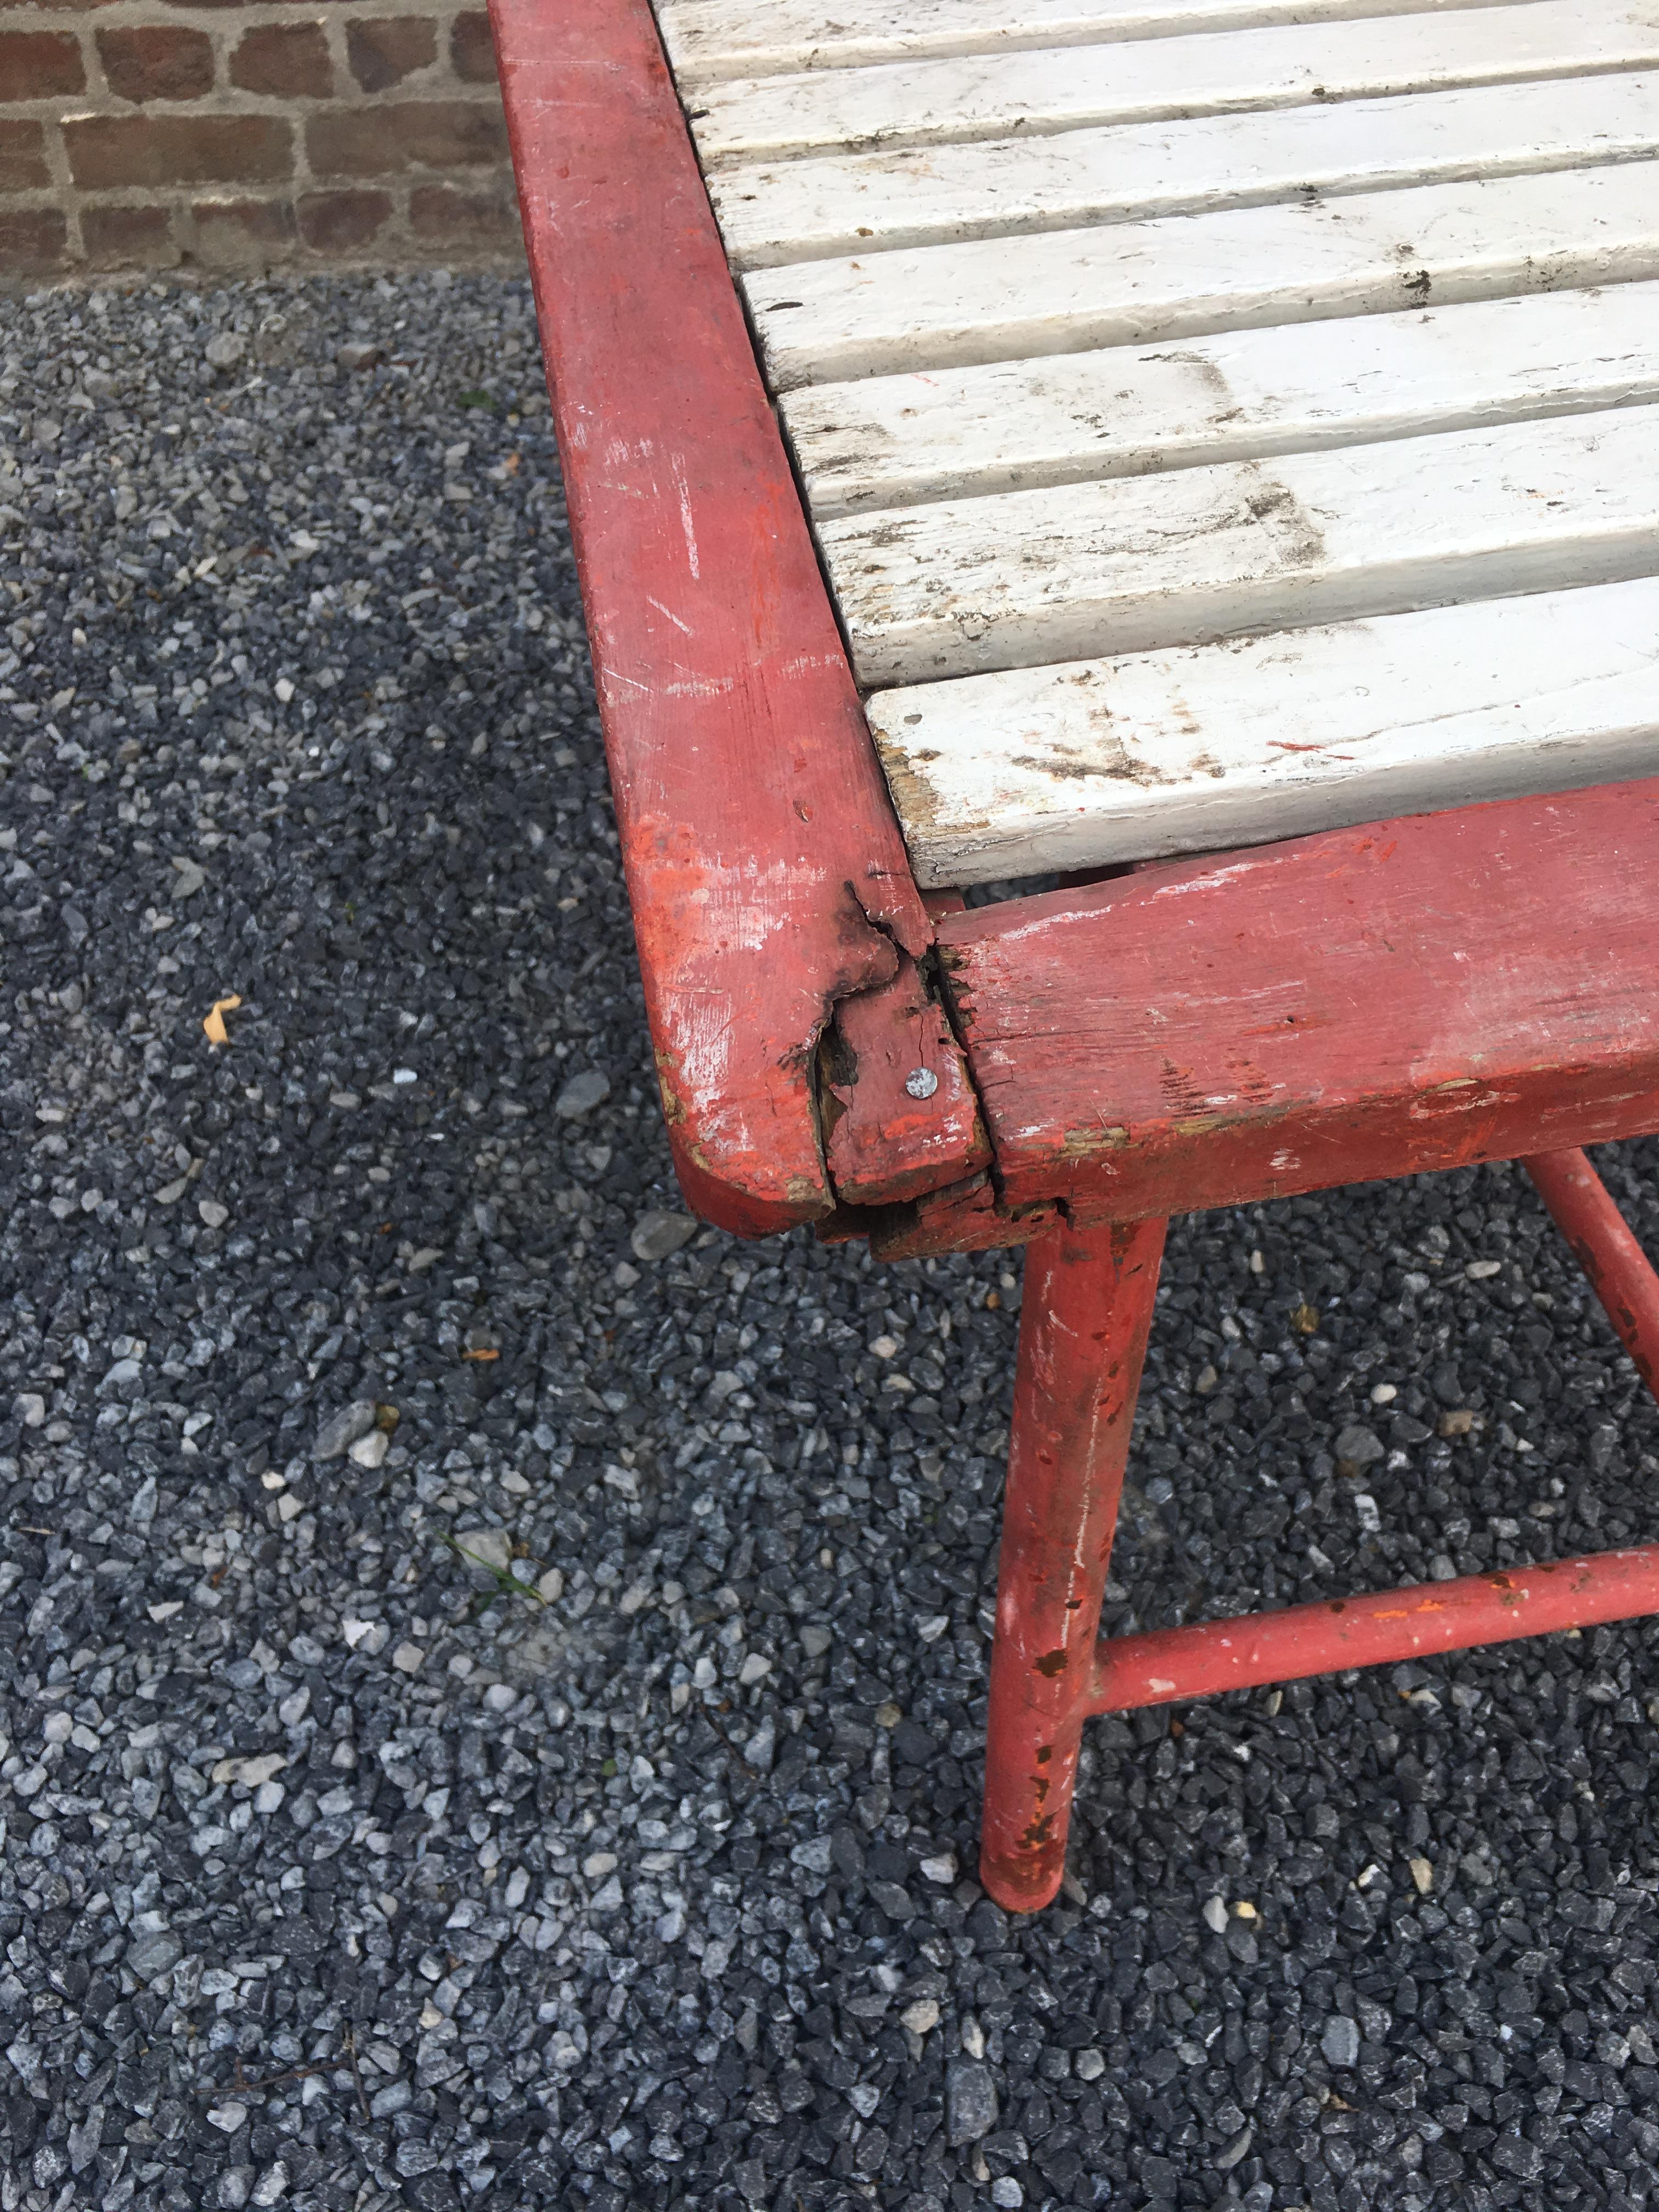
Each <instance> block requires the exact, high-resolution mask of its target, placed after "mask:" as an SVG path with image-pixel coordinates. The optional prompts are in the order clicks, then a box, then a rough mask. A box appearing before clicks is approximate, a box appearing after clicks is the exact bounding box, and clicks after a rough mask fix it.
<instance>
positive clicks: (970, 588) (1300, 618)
mask: <svg viewBox="0 0 1659 2212" xmlns="http://www.w3.org/2000/svg"><path fill="white" fill-rule="evenodd" d="M818 541H819V544H820V545H821V547H822V549H823V556H824V561H825V564H826V566H827V568H828V569H829V579H830V583H831V586H832V588H833V589H834V591H835V593H836V603H837V605H839V607H840V609H841V614H842V623H843V624H844V626H845V629H846V632H847V636H848V643H849V646H850V647H851V650H852V655H853V665H854V669H855V670H856V671H857V672H858V676H859V679H860V682H861V683H863V684H866V685H869V686H871V687H872V688H874V687H882V686H885V685H888V684H915V683H920V682H933V681H935V680H937V679H938V678H942V677H948V676H961V675H966V674H969V673H970V672H975V671H981V670H983V671H989V670H993V669H1000V668H1019V667H1030V666H1032V665H1036V664H1039V663H1042V662H1048V661H1059V660H1070V659H1083V658H1085V657H1090V656H1094V655H1098V654H1101V653H1114V654H1115V653H1136V652H1143V651H1146V650H1149V649H1152V648H1154V647H1164V646H1173V645H1200V644H1204V643H1206V642H1208V641H1211V640H1212V639H1217V638H1224V637H1231V636H1237V635H1242V634H1243V633H1244V632H1246V631H1261V630H1264V629H1285V628H1286V627H1289V626H1297V627H1302V626H1305V625H1306V624H1309V623H1325V622H1340V621H1344V620H1346V619H1349V618H1351V617H1357V616H1365V615H1373V614H1394V613H1401V612H1403V611H1406V610H1407V609H1410V608H1414V607H1432V606H1444V605H1449V604H1450V603H1451V602H1453V601H1455V600H1457V599H1473V598H1482V597H1497V596H1498V595H1500V594H1507V593H1512V592H1534V591H1548V590H1556V589H1560V588H1563V587H1565V586H1572V585H1578V584H1591V583H1603V582H1613V581H1615V580H1620V579H1622V578H1626V577H1632V576H1638V575H1642V574H1649V573H1651V572H1652V571H1653V570H1654V569H1656V568H1659V408H1656V407H1652V406H1649V407H1629V408H1622V409H1620V410H1617V411H1615V412H1613V413H1610V414H1602V415H1574V416H1562V417H1558V418H1556V419H1555V420H1553V421H1550V422H1518V423H1506V424H1504V426H1503V427H1501V428H1497V429H1490V430H1462V431H1457V432H1454V433H1450V434H1448V435H1443V436H1437V437H1428V438H1402V439H1398V440H1396V441H1394V442H1393V443H1391V444H1388V445H1379V446H1351V447H1341V448H1340V449H1339V450H1337V451H1335V452H1332V453H1287V454H1281V455H1280V456H1279V457H1278V458H1277V459H1273V460H1268V461H1246V462H1226V463H1223V464H1219V465H1217V466H1215V467H1212V468H1197V469H1179V470H1175V471H1171V472H1170V473H1169V474H1168V475H1164V476H1151V477H1120V478H1118V479H1116V480H1115V482H1112V483H1097V484H1067V485H1063V486H1060V487H1059V488H1058V489H1054V490H1051V491H1050V490H1045V491H1030V492H1008V493H1005V494H1004V495H1002V496H1001V497H1000V498H995V499H977V500H947V501H940V502H938V503H936V504H934V505H933V506H929V507H904V508H898V509H895V510H893V511H892V512H890V513H883V514H877V515H870V516H857V517H846V518H843V519H842V520H840V521H836V522H825V523H823V524H821V525H820V526H819V529H818Z"/></svg>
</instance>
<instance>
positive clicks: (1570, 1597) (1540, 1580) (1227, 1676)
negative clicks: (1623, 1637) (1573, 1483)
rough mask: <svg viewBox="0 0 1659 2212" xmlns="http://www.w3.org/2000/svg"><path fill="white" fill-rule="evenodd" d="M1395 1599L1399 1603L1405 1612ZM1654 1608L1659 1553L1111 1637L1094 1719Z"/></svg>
mask: <svg viewBox="0 0 1659 2212" xmlns="http://www.w3.org/2000/svg"><path fill="white" fill-rule="evenodd" d="M1402 1598H1403V1599H1404V1600H1405V1601H1406V1602H1405V1603H1403V1604H1402V1603H1401V1600H1402ZM1656 1611H1659V1544H1650V1545H1645V1546H1641V1547H1634V1548H1632V1549H1630V1550H1626V1551H1620V1552H1601V1553H1596V1554H1595V1556H1593V1557H1591V1558H1589V1559H1566V1560H1558V1561H1557V1562H1555V1563H1554V1565H1552V1566H1543V1567H1516V1568H1512V1569H1510V1571H1509V1573H1508V1575H1507V1576H1494V1575H1468V1576H1464V1577H1462V1578H1461V1579H1459V1580H1456V1581H1454V1582H1447V1583H1434V1584H1433V1585H1432V1586H1431V1588H1425V1589H1413V1590H1406V1591H1401V1590H1387V1591H1380V1592H1378V1593H1377V1594H1376V1595H1374V1596H1370V1597H1353V1598H1349V1599H1348V1600H1347V1601H1346V1611H1345V1613H1344V1617H1343V1619H1342V1621H1341V1623H1340V1626H1339V1625H1338V1624H1336V1623H1334V1621H1333V1620H1332V1619H1331V1617H1330V1607H1329V1605H1328V1602H1327V1601H1316V1602H1314V1603H1313V1604H1311V1605H1297V1606H1290V1607H1286V1608H1285V1610H1284V1611H1283V1612H1282V1613H1250V1614H1248V1615H1246V1616H1245V1617H1244V1618H1243V1619H1241V1620H1214V1621H1205V1622H1202V1623H1200V1625H1199V1626H1195V1627H1190V1628H1160V1629H1153V1630H1152V1631H1150V1632H1148V1633H1147V1634H1146V1635H1142V1636H1120V1637H1112V1638H1108V1639H1107V1640H1106V1641H1105V1642H1104V1643H1103V1644H1099V1645H1098V1646H1097V1650H1096V1665H1095V1680H1094V1686H1093V1692H1092V1695H1091V1699H1090V1710H1091V1711H1094V1712H1109V1711H1123V1710H1125V1709H1126V1708H1130V1707H1133V1706H1137V1705H1173V1704H1175V1703H1176V1702H1177V1701H1180V1700H1184V1699H1190V1698H1207V1697H1213V1696H1214V1695H1215V1694H1216V1693H1217V1692H1219V1691H1223V1690H1243V1689H1249V1688H1251V1687H1253V1686H1255V1685H1256V1684H1258V1683H1261V1682H1293V1681H1296V1680H1300V1679H1301V1678H1303V1677H1304V1676H1307V1675H1310V1674H1331V1673H1334V1672H1336V1671H1337V1670H1339V1669H1340V1668H1346V1667H1378V1666H1383V1665H1384V1664H1387V1663H1388V1662H1391V1661H1398V1660H1401V1659H1409V1658H1412V1657H1414V1656H1419V1655H1420V1654H1421V1653H1423V1652H1425V1651H1462V1650H1468V1647H1469V1646H1470V1645H1471V1644H1502V1643H1509V1642H1511V1641H1513V1640H1514V1639H1515V1638H1517V1637H1522V1636H1539V1635H1542V1634H1543V1633H1545V1632H1547V1630H1550V1629H1555V1628H1588V1627H1590V1626H1592V1625H1594V1624H1595V1623H1597V1622H1600V1621H1604V1620H1637V1619H1638V1618H1639V1617H1640V1616H1641V1615H1643V1614H1644V1613H1653V1612H1656Z"/></svg>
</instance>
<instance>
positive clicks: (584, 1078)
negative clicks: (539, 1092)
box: [553, 1067, 611, 1121]
mask: <svg viewBox="0 0 1659 2212" xmlns="http://www.w3.org/2000/svg"><path fill="white" fill-rule="evenodd" d="M610 1096H611V1078H610V1077H609V1076H608V1075H607V1074H606V1073H605V1071H604V1070H603V1069H602V1068H598V1067H587V1068H584V1069H583V1070H582V1072H581V1073H580V1075H573V1076H572V1077H571V1079H570V1080H569V1082H568V1083H567V1084H566V1085H565V1086H564V1088H563V1089H562V1091H560V1093H559V1095H558V1097H556V1099H555V1100H554V1102H553V1111H554V1112H555V1113H556V1114H557V1115H561V1116H562V1118H563V1119H564V1120H565V1121H580V1120H581V1119H582V1118H583V1116H584V1115H588V1114H591V1113H592V1110H593V1109H594V1108H595V1107H596V1106H598V1105H599V1104H600V1103H602V1102H603V1101H604V1100H605V1099H606V1098H608V1097H610Z"/></svg>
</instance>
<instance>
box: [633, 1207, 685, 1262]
mask: <svg viewBox="0 0 1659 2212" xmlns="http://www.w3.org/2000/svg"><path fill="white" fill-rule="evenodd" d="M696 1233H697V1224H696V1220H695V1219H694V1218H692V1216H691V1215H690V1214H689V1213H669V1212H665V1211H664V1210H663V1209H662V1208H661V1207H659V1206H652V1207H650V1208H649V1209H648V1210H647V1212H644V1213H642V1214H641V1216H640V1218H639V1219H638V1220H637V1221H636V1222H635V1224H634V1231H633V1234H632V1235H631V1236H630V1237H629V1240H628V1242H629V1249H630V1250H631V1251H632V1253H633V1255H634V1257H635V1259H636V1260H644V1261H657V1260H671V1259H672V1258H673V1256H674V1255H675V1253H676V1252H678V1251H681V1250H683V1249H684V1247H685V1246H686V1245H688V1244H689V1243H690V1242H691V1239H692V1238H693V1237H695V1236H696Z"/></svg>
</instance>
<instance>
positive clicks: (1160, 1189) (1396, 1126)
mask: <svg viewBox="0 0 1659 2212" xmlns="http://www.w3.org/2000/svg"><path fill="white" fill-rule="evenodd" d="M1656 944H1659V781H1652V780H1649V781H1642V782H1637V783H1627V784H1623V785H1618V786H1609V787H1603V788H1602V789H1601V790H1595V791H1582V792H1574V793H1569V794H1567V795H1565V796H1564V797H1560V798H1555V799H1512V800H1507V801H1505V802H1504V803H1502V804H1500V805H1487V806H1470V807H1463V808H1460V809H1456V810H1454V811H1449V812H1447V813H1443V814H1433V815H1421V816H1414V817H1408V818H1407V819H1404V820H1401V821H1398V822H1392V823H1378V824H1376V825H1374V826H1373V827H1372V828H1370V829H1367V830H1353V829H1345V830H1336V831H1332V832H1329V833H1328V834H1326V835H1323V836H1316V837H1307V838H1301V839H1297V840H1296V841H1295V842H1290V843H1285V844H1281V845H1269V846H1263V847H1261V848H1256V849H1255V850H1253V851H1249V852H1242V853H1228V854H1219V855H1217V856H1213V857H1212V858H1210V859H1207V860H1196V861H1182V862H1180V863H1176V864H1173V865H1159V866H1156V867H1151V868H1146V869H1144V870H1139V871H1137V872H1135V873H1134V874H1133V875H1127V876H1123V877H1120V878H1117V879H1116V880H1115V881H1113V882H1110V883H1104V884H1097V885H1096V886H1094V887H1093V888H1092V889H1091V890H1073V891H1066V892H1054V893H1050V894H1048V896H1043V897H1041V898H1033V899H1024V900H1018V901H1013V902H1007V903H1005V904H1002V905H999V906H991V907H982V908H975V909H973V910H972V911H971V912H968V913H963V914H958V915H950V916H946V917H945V918H944V919H943V920H941V921H940V922H939V953H940V958H941V962H942V964H943V968H944V972H945V976H946V979H947V984H948V988H949V991H950V994H951V1000H952V1002H953V1006H954V1011H955V1013H956V1016H957V1033H958V1035H959V1036H961V1037H962V1038H963V1042H964V1043H965V1045H966V1047H967V1050H968V1057H969V1066H970V1068H971V1071H972V1074H973V1078H974V1082H975V1088H976V1090H977V1091H978V1092H979V1096H980V1102H981V1108H982V1109H983V1111H984V1113H985V1115H986V1117H987V1123H988V1125H989V1128H990V1133H991V1140H992V1144H993V1146H994V1152H995V1158H996V1167H997V1173H998V1176H999V1177H1000V1186H1001V1191H1000V1194H1001V1198H1002V1200H1003V1202H1004V1206H1005V1209H1008V1210H1015V1211H1017V1209H1018V1207H1019V1206H1022V1205H1023V1204H1024V1203H1026V1202H1028V1201H1032V1200H1051V1201H1052V1200H1058V1201H1060V1203H1062V1204H1064V1205H1066V1206H1068V1207H1069V1208H1070V1210H1071V1213H1072V1218H1073V1220H1074V1221H1076V1222H1077V1223H1078V1224H1079V1225H1086V1224H1087V1223H1088V1222H1089V1221H1091V1220H1097V1219H1107V1218H1113V1219H1136V1218H1143V1217H1151V1218H1158V1217H1162V1216H1164V1215H1165V1214H1169V1213H1175V1212H1183V1213H1184V1212H1197V1211H1200V1210H1202V1209H1203V1208H1205V1207H1208V1206H1236V1205H1241V1204H1244V1203H1248V1202H1251V1201H1255V1200H1261V1199H1264V1198H1273V1197H1282V1196H1285V1195H1288V1194H1291V1193H1293V1192H1297V1191H1306V1190H1320V1189H1325V1188H1330V1187H1331V1186H1333V1185H1335V1184H1340V1183H1346V1182H1364V1181H1369V1180H1372V1179H1376V1178H1381V1177H1385V1176H1403V1175H1410V1174H1416V1173H1419V1172H1421V1171H1424V1170H1433V1169H1442V1168H1454V1167H1462V1166H1466V1165H1468V1164H1470V1163H1471V1162H1474V1161H1479V1160H1489V1159H1512V1158H1516V1157H1517V1156H1519V1155H1521V1154H1523V1153H1528V1152H1543V1151H1558V1150H1560V1149H1562V1148H1563V1147H1565V1146H1575V1145H1581V1144H1583V1143H1586V1142H1600V1141H1601V1140H1602V1139H1607V1138H1613V1137H1627V1136H1635V1135H1639V1134H1644V1133H1648V1132H1650V1131H1652V1130H1654V1129H1656V1128H1659V990H1656V989H1655V987H1654V946H1655V945H1656Z"/></svg>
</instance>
